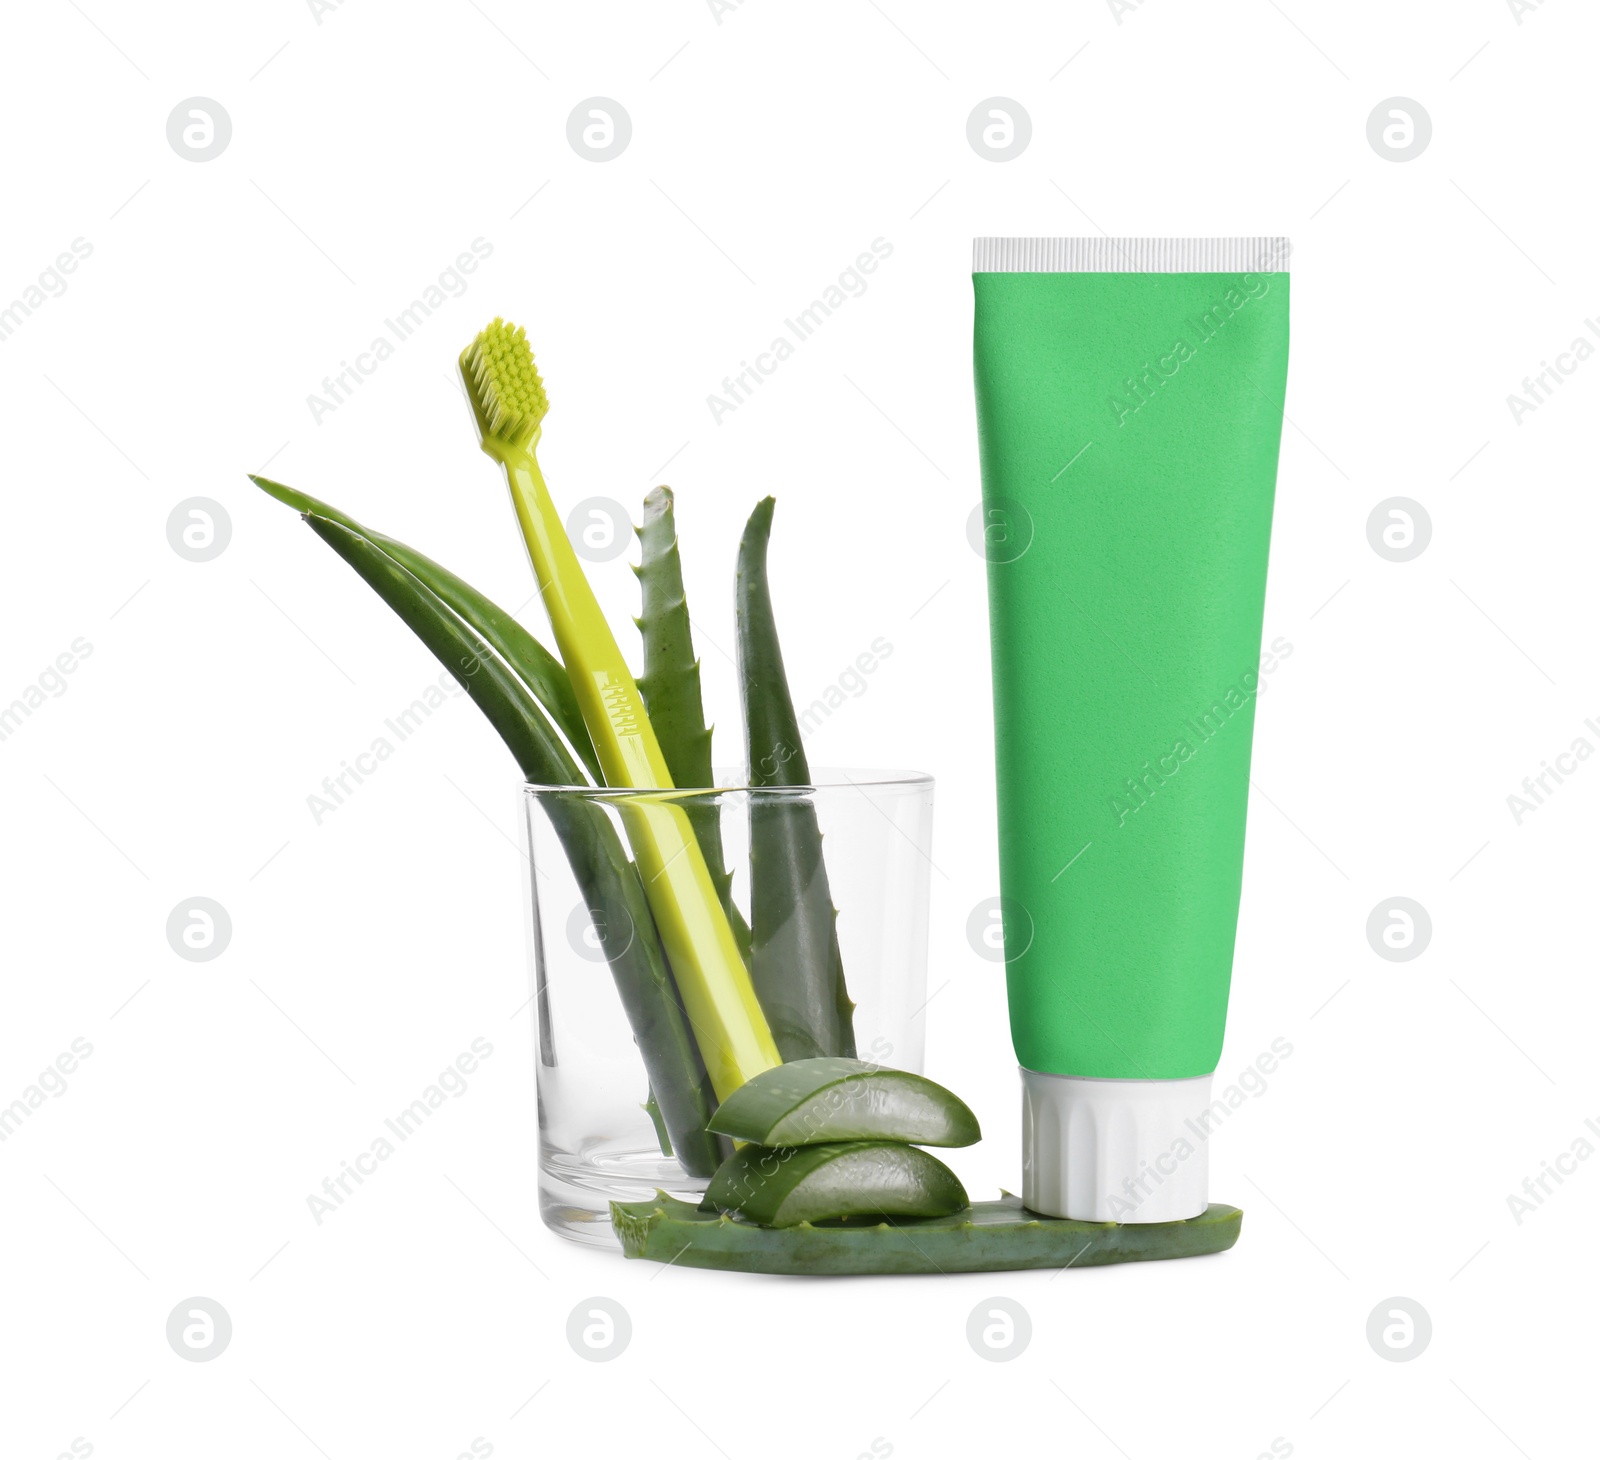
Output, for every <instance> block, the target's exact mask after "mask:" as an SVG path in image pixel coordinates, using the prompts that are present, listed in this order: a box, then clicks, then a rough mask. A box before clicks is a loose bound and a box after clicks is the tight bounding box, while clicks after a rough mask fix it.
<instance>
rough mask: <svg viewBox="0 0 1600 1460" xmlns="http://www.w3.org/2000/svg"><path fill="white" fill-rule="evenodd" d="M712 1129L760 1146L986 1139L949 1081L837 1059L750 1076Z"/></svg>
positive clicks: (927, 1143)
mask: <svg viewBox="0 0 1600 1460" xmlns="http://www.w3.org/2000/svg"><path fill="white" fill-rule="evenodd" d="M711 1129H712V1130H715V1131H721V1132H722V1134H723V1135H725V1136H732V1137H733V1138H734V1139H735V1140H739V1141H754V1142H755V1143H756V1144H757V1145H760V1146H813V1145H817V1144H819V1143H820V1142H823V1141H863V1140H865V1141H871V1140H882V1141H909V1142H911V1143H912V1144H914V1145H918V1146H970V1145H971V1144H972V1143H973V1142H974V1141H976V1140H978V1139H979V1138H980V1132H979V1130H978V1118H977V1116H975V1115H974V1114H973V1113H972V1111H971V1110H970V1109H969V1108H968V1106H967V1104H966V1102H965V1101H963V1100H962V1099H961V1098H960V1097H959V1096H957V1095H954V1094H952V1093H951V1092H950V1091H949V1090H946V1089H945V1087H944V1086H943V1085H937V1084H935V1083H934V1082H933V1081H932V1080H929V1079H925V1078H924V1077H923V1076H921V1075H913V1074H909V1073H907V1072H906V1071H905V1070H888V1069H885V1068H884V1067H883V1066H882V1065H873V1064H868V1063H867V1062H866V1061H865V1060H852V1059H842V1058H838V1057H823V1058H819V1059H809V1060H794V1061H791V1062H790V1063H789V1064H783V1065H779V1066H777V1068H776V1069H771V1070H765V1071H763V1072H762V1073H761V1074H759V1075H757V1076H755V1077H754V1078H753V1079H750V1080H747V1081H745V1083H744V1084H743V1085H741V1086H740V1087H739V1088H738V1089H737V1090H735V1091H734V1092H733V1093H732V1094H731V1095H729V1096H728V1098H727V1099H726V1100H724V1101H723V1102H722V1104H721V1105H719V1106H718V1107H717V1113H716V1114H715V1115H714V1116H713V1117H712V1118H711Z"/></svg>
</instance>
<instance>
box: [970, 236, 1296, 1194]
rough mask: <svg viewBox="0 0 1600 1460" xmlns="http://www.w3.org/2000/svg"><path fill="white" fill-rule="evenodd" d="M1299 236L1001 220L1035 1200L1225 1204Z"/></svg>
mask: <svg viewBox="0 0 1600 1460" xmlns="http://www.w3.org/2000/svg"><path fill="white" fill-rule="evenodd" d="M1288 256H1289V245H1288V240H1287V239H1281V238H1221V239H1215V238H1207V239H1187V238H1156V239H1150V238H1144V239H1137V238H1136V239H1112V238H1087V239H1086V238H980V239H977V240H975V243H974V250H973V281H972V282H973V293H974V296H975V320H974V331H973V364H974V376H975V380H976V388H977V406H978V439H979V449H980V457H981V461H982V468H983V507H982V509H981V512H982V516H981V524H982V534H983V537H982V546H983V549H984V553H985V556H986V557H987V559H988V564H989V566H988V574H989V612H990V629H991V635H992V645H993V673H994V713H995V760H996V781H997V788H998V800H999V830H1000V885H1001V902H1002V921H1003V925H1004V930H1005V951H1006V984H1007V992H1008V997H1009V1001H1010V1013H1011V1033H1012V1042H1013V1044H1014V1046H1015V1049H1016V1054H1017V1059H1018V1061H1019V1063H1020V1064H1021V1066H1022V1083H1023V1147H1024V1149H1023V1202H1024V1204H1025V1205H1026V1206H1028V1207H1030V1208H1031V1209H1033V1210H1035V1211H1038V1212H1042V1213H1046V1214H1048V1215H1051V1216H1058V1217H1069V1218H1074V1219H1079V1220H1088V1221H1119V1222H1166V1221H1176V1220H1181V1219H1185V1218H1189V1217H1194V1216H1198V1215H1199V1214H1200V1213H1201V1212H1202V1211H1204V1210H1205V1208H1206V1204H1207V1200H1208V1193H1207V1154H1208V1149H1209V1142H1210V1136H1211V1134H1212V1132H1213V1131H1214V1129H1215V1128H1216V1127H1217V1125H1218V1124H1219V1123H1220V1121H1221V1120H1223V1119H1225V1118H1226V1115H1227V1113H1228V1111H1227V1108H1226V1107H1225V1106H1220V1105H1219V1106H1213V1104H1212V1099H1211V1076H1212V1073H1213V1072H1214V1071H1215V1069H1216V1067H1217V1062H1218V1060H1219V1059H1220V1057H1221V1053H1222V1035H1223V1024H1224V1021H1225V1018H1226V1016H1227V1008H1228V984H1229V980H1230V977H1231V974H1232V967H1233V947H1234V936H1235V932H1236V928H1237V923H1238V914H1239V887H1240V879H1241V875H1242V871H1243V862H1244V833H1245V806H1246V800H1247V798H1248V793H1249V782H1250V744H1251V735H1252V731H1253V729H1254V722H1255V702H1256V696H1257V692H1258V688H1259V684H1260V673H1261V665H1262V661H1263V656H1262V653H1261V626H1262V625H1261V618H1262V603H1263V599H1264V597H1265V593H1266V580H1267V543H1268V538H1269V536H1270V533H1271V526H1272V498H1273V488H1274V484H1275V481H1276V478H1277V470H1278V442H1279V435H1280V431H1281V425H1282V418H1283V399H1284V381H1285V376H1286V374H1287V370H1288V359H1289V274H1288Z"/></svg>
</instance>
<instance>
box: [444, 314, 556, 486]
mask: <svg viewBox="0 0 1600 1460" xmlns="http://www.w3.org/2000/svg"><path fill="white" fill-rule="evenodd" d="M461 379H462V381H463V383H464V384H465V385H466V387H467V399H468V400H470V401H471V402H472V414H473V415H474V416H475V417H476V418H477V422H478V434H479V435H480V436H481V437H482V438H483V449H484V450H485V451H487V452H488V453H489V454H490V455H491V456H499V455H500V454H501V452H502V451H503V450H504V449H506V448H508V447H509V448H513V449H519V450H523V451H528V450H531V449H532V447H533V445H534V443H535V442H536V441H537V440H538V439H539V425H540V423H541V422H542V421H543V420H544V413H545V412H546V411H547V410H548V409H549V408H550V401H549V397H548V396H546V395H545V392H544V382H543V381H542V380H540V379H539V371H538V369H537V367H536V366H535V365H534V363H533V350H532V348H531V347H530V346H529V344H528V336H527V334H526V333H525V332H524V331H523V330H522V328H521V327H520V326H518V325H514V324H507V323H506V322H505V320H503V319H500V318H496V319H495V321H494V323H493V324H491V325H489V326H487V327H486V328H485V329H483V330H482V331H480V333H479V335H478V338H477V339H475V340H474V341H473V342H472V343H471V344H470V345H468V346H467V348H466V349H464V350H463V351H462V352H461Z"/></svg>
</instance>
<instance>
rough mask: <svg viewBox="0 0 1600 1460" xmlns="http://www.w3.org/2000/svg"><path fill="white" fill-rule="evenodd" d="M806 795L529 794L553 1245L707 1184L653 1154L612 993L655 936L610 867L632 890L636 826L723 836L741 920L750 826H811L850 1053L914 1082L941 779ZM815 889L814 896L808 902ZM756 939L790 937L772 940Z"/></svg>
mask: <svg viewBox="0 0 1600 1460" xmlns="http://www.w3.org/2000/svg"><path fill="white" fill-rule="evenodd" d="M813 780H814V782H815V784H813V785H810V786H803V787H784V788H777V787H766V788H751V787H743V786H730V787H727V788H724V789H720V790H705V791H701V790H692V791H691V790H676V791H667V792H663V791H626V790H621V791H618V790H603V789H602V790H597V789H593V788H589V787H582V788H578V787H570V786H532V785H530V786H525V787H524V788H523V807H524V812H525V815H524V817H523V825H524V828H525V835H526V837H527V847H528V866H529V873H528V888H529V895H528V898H527V913H528V916H527V927H528V962H529V971H530V975H531V978H532V981H533V1002H534V1007H535V1009H536V1011H537V1014H536V1021H535V1023H536V1034H535V1057H536V1061H537V1069H538V1096H539V1207H540V1214H541V1215H542V1216H543V1218H544V1221H545V1223H546V1225H548V1226H549V1227H551V1228H552V1229H553V1230H555V1231H557V1232H559V1233H561V1235H562V1236H565V1237H569V1238H572V1239H574V1240H576V1241H580V1242H592V1243H596V1244H600V1245H610V1244H612V1243H613V1241H614V1239H613V1237H612V1234H611V1225H610V1207H609V1204H610V1203H611V1202H612V1201H642V1200H644V1199H645V1198H647V1197H649V1196H652V1195H653V1194H654V1193H655V1191H656V1190H657V1189H658V1188H660V1189H662V1190H665V1191H669V1192H671V1193H673V1194H674V1195H676V1196H681V1197H684V1198H686V1199H689V1200H695V1201H698V1200H699V1199H700V1196H701V1194H702V1193H703V1192H704V1190H705V1184H706V1179H705V1178H704V1177H695V1176H691V1175H689V1174H688V1173H687V1172H686V1171H685V1170H684V1168H683V1167H682V1166H681V1165H680V1164H679V1162H678V1161H677V1160H676V1159H675V1158H674V1157H672V1156H668V1155H665V1154H664V1153H663V1150H662V1141H661V1139H660V1138H659V1137H658V1134H657V1126H656V1121H655V1118H654V1115H653V1113H652V1110H651V1103H650V1089H649V1079H648V1076H647V1075H646V1072H645V1066H644V1064H643V1061H642V1058H641V1055H640V1051H639V1048H638V1046H637V1045H636V1043H635V1039H634V1030H633V1028H632V1026H631V1024H630V1021H629V1017H628V1014H627V1012H626V1009H625V1006H624V1001H623V997H622V995H621V993H620V991H619V984H618V979H619V978H625V977H627V976H628V973H627V969H628V965H627V964H626V962H625V960H626V958H627V957H628V954H629V951H630V949H632V950H633V953H634V956H635V957H637V953H638V950H637V949H636V948H634V940H635V939H637V938H639V937H641V936H642V937H650V938H653V937H655V936H656V932H655V929H654V927H653V926H650V927H646V928H642V929H641V928H638V927H636V926H633V922H634V920H633V918H632V917H631V916H630V915H629V913H628V912H627V911H626V910H625V909H624V908H622V905H621V904H622V902H623V901H624V900H623V899H622V898H620V896H619V883H618V880H617V879H618V876H619V871H618V868H619V866H620V867H621V869H622V872H621V874H620V875H624V876H625V875H634V876H637V874H636V873H634V872H633V869H632V868H631V866H629V865H628V863H627V861H626V858H627V857H628V856H629V855H630V848H629V826H630V821H631V822H632V824H633V825H634V826H635V827H636V826H637V824H638V820H637V818H638V817H639V816H641V815H645V816H648V815H651V814H654V815H658V816H659V815H660V814H661V808H662V806H663V805H664V804H666V805H671V806H676V807H681V808H682V809H683V811H684V813H685V814H686V815H687V817H688V819H689V821H690V824H691V825H692V826H693V827H694V829H695V832H696V835H697V838H698V840H699V842H700V844H701V845H702V846H704V845H706V843H707V839H708V836H710V837H712V838H714V837H715V836H717V835H719V834H720V838H721V847H722V856H723V861H724V864H725V866H726V868H727V870H728V871H729V872H730V873H731V874H732V879H733V880H732V898H733V901H734V903H735V904H736V906H737V907H738V909H739V913H740V915H741V916H742V917H743V918H744V919H745V921H746V923H748V921H749V919H750V917H751V915H752V907H751V898H750V891H751V881H750V872H751V866H750V832H751V824H752V821H753V820H754V821H755V822H756V824H757V825H758V826H761V825H767V826H770V825H771V824H772V823H771V822H770V821H767V822H763V821H762V818H763V817H772V816H776V817H779V818H783V817H788V818H791V820H790V823H789V824H790V825H793V824H795V823H794V821H793V820H792V818H794V817H796V816H797V815H798V817H799V818H800V820H799V824H800V825H801V826H802V827H806V826H808V825H809V818H810V816H811V815H814V816H815V820H816V825H817V827H818V828H819V829H820V831H821V833H822V837H823V843H822V861H821V864H820V865H821V869H822V870H821V872H820V873H817V872H812V873H808V874H807V875H809V876H812V877H815V876H818V875H825V876H826V879H827V884H826V885H827V890H828V891H829V892H830V893H831V897H832V901H833V905H834V906H835V907H836V908H837V909H838V920H837V924H836V927H837V933H838V939H839V952H840V960H841V963H842V966H843V969H844V976H845V983H846V986H847V988H848V991H849V996H850V998H851V999H852V1000H853V1001H854V1003H855V1013H854V1016H853V1022H854V1033H855V1042H856V1051H857V1054H858V1056H859V1057H860V1058H862V1059H868V1060H872V1061H875V1062H878V1063H883V1064H888V1065H892V1066H894V1067H895V1068H897V1069H904V1070H913V1071H918V1072H920V1070H921V1068H922V1057H923V1004H924V1001H925V999H926V997H927V995H926V987H927V973H928V891H929V874H930V871H931V869H932V866H933V863H932V861H931V854H932V828H933V779H932V777H930V776H925V775H922V774H920V773H918V772H914V771H870V770H829V771H819V772H817V773H816V774H815V775H814V776H813ZM804 840H805V838H804V836H802V838H801V841H802V843H803V842H804ZM762 844H763V843H762V842H761V841H758V846H759V845H762ZM813 845H814V843H813ZM820 886H821V884H819V883H816V882H812V884H811V890H813V891H816V890H818V889H819V888H820ZM765 905H766V906H768V907H770V906H771V900H770V898H769V899H767V900H766V903H765ZM633 906H635V907H638V906H639V903H638V902H637V901H635V902H634V903H633ZM646 921H648V919H646ZM762 931H763V933H764V935H766V936H773V937H776V938H777V939H779V940H780V941H781V939H782V937H783V930H782V929H781V928H779V929H770V928H768V929H764V930H762ZM619 960H624V961H623V962H622V963H621V964H620V966H619ZM634 967H635V968H636V967H637V965H634Z"/></svg>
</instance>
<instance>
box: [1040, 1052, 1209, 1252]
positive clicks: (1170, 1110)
mask: <svg viewBox="0 0 1600 1460" xmlns="http://www.w3.org/2000/svg"><path fill="white" fill-rule="evenodd" d="M1210 1105H1211V1076H1210V1075H1197V1076H1195V1077H1194V1078H1192V1079H1185V1080H1097V1079H1087V1078H1082V1077H1079V1076H1076V1075H1047V1074H1042V1073H1041V1072H1039V1071H1038V1070H1028V1069H1024V1070H1023V1071H1022V1204H1023V1205H1024V1206H1025V1207H1027V1208H1028V1209H1029V1210H1030V1211H1035V1212H1039V1213H1041V1214H1042V1215H1044V1216H1050V1217H1069V1218H1071V1219H1072V1220H1074V1221H1080V1222H1179V1221H1185V1220H1187V1219H1188V1218H1190V1217H1198V1216H1199V1215H1200V1214H1201V1212H1203V1211H1205V1209H1206V1203H1207V1199H1208V1198H1207V1179H1206V1178H1207V1153H1208V1149H1209V1139H1208V1138H1209V1135H1210V1129H1211V1124H1210Z"/></svg>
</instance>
